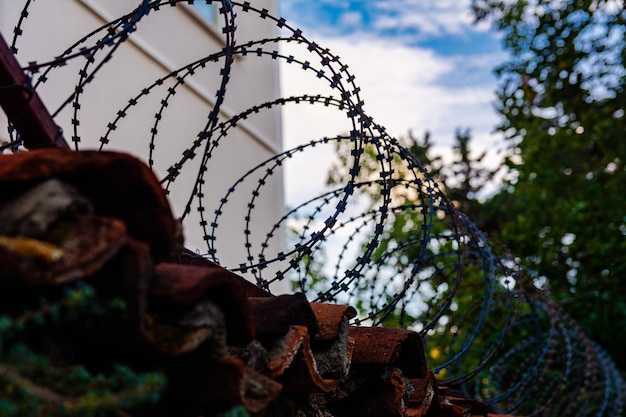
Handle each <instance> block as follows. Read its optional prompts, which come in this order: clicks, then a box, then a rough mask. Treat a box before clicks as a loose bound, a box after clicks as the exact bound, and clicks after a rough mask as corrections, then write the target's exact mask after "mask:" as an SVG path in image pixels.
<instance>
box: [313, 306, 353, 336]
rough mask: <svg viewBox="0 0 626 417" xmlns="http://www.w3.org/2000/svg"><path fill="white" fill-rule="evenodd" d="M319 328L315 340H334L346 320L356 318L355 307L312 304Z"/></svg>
mask: <svg viewBox="0 0 626 417" xmlns="http://www.w3.org/2000/svg"><path fill="white" fill-rule="evenodd" d="M310 306H311V310H313V313H314V314H315V319H316V320H317V323H318V326H319V333H318V334H316V335H315V340H324V341H328V340H334V339H335V338H336V337H337V336H338V334H339V333H340V331H341V327H342V323H344V322H345V320H346V319H348V320H349V319H351V318H354V317H356V314H357V313H356V310H355V309H354V307H352V306H349V305H343V304H325V303H310Z"/></svg>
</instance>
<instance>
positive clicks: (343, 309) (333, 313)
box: [311, 303, 356, 379]
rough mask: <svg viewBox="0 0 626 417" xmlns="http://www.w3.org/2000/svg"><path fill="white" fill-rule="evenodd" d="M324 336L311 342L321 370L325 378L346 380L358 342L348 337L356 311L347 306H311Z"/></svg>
mask: <svg viewBox="0 0 626 417" xmlns="http://www.w3.org/2000/svg"><path fill="white" fill-rule="evenodd" d="M311 309H312V310H313V312H314V313H315V318H316V319H317V322H318V325H319V328H320V332H319V333H318V334H317V335H316V336H315V338H314V339H313V340H312V341H311V348H312V350H313V356H314V357H315V361H316V363H317V369H318V371H319V373H320V375H322V376H324V378H332V379H342V378H345V377H346V376H347V375H348V371H349V369H350V363H351V359H352V352H353V350H354V343H353V342H354V340H353V339H350V338H349V337H348V333H349V329H350V323H349V320H350V319H351V318H353V317H355V316H356V310H355V309H354V308H352V307H350V306H347V305H339V304H323V303H311Z"/></svg>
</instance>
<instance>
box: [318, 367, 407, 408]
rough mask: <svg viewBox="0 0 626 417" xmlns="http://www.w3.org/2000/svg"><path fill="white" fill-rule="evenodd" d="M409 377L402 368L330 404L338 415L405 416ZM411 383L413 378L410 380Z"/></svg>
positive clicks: (391, 370)
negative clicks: (405, 375)
mask: <svg viewBox="0 0 626 417" xmlns="http://www.w3.org/2000/svg"><path fill="white" fill-rule="evenodd" d="M407 382H408V380H407V379H406V378H405V377H404V375H402V372H400V371H399V370H398V369H390V370H389V372H388V373H387V374H386V375H384V376H382V375H380V377H378V378H372V379H369V380H368V381H367V383H365V384H363V385H361V387H360V388H359V389H358V390H356V391H354V392H352V393H351V394H350V395H349V396H347V397H344V398H343V399H341V400H339V401H335V402H332V403H330V404H329V405H328V408H329V410H330V411H331V413H332V415H333V416H335V417H351V416H359V417H381V416H384V417H405V416H406V411H407V402H406V397H407V386H406V384H407ZM409 383H410V382H409Z"/></svg>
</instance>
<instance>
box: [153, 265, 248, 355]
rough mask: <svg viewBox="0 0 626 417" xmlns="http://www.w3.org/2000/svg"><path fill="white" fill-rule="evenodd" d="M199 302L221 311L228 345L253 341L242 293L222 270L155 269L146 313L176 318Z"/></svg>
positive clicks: (245, 300)
mask: <svg viewBox="0 0 626 417" xmlns="http://www.w3.org/2000/svg"><path fill="white" fill-rule="evenodd" d="M200 301H210V302H212V303H215V305H217V306H218V307H219V308H220V309H221V310H222V311H223V313H224V318H225V326H226V335H227V341H228V344H230V345H243V344H246V343H248V342H250V341H251V340H252V339H253V338H254V336H255V332H254V326H253V323H252V316H251V315H250V311H249V309H248V304H247V299H246V297H245V295H244V292H243V290H242V289H241V287H240V286H239V285H238V284H237V283H236V282H235V281H233V280H232V276H231V275H230V274H228V273H226V272H225V270H224V269H222V268H219V269H207V268H202V267H198V266H190V265H179V264H168V263H162V264H159V265H157V266H156V271H155V278H154V281H153V283H152V286H151V288H150V297H149V305H148V310H149V311H150V312H153V313H157V314H158V315H159V316H160V317H168V316H170V317H179V316H181V315H183V314H185V313H187V312H189V311H190V310H191V309H193V308H194V306H195V305H196V304H197V303H198V302H200Z"/></svg>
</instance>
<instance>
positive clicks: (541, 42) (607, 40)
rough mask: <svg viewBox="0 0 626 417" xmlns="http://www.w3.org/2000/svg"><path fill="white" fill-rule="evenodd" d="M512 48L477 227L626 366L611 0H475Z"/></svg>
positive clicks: (620, 74)
mask: <svg viewBox="0 0 626 417" xmlns="http://www.w3.org/2000/svg"><path fill="white" fill-rule="evenodd" d="M472 8H473V11H474V15H475V17H476V20H478V21H480V20H491V21H492V22H493V24H494V26H495V28H496V30H498V31H499V32H500V33H502V35H503V43H504V47H505V49H506V50H507V51H508V52H509V53H510V58H509V60H508V61H507V62H505V63H504V64H503V65H501V66H500V67H499V68H498V69H497V70H496V72H497V74H498V75H499V77H500V79H501V86H500V88H499V92H498V93H499V94H498V101H497V108H498V111H499V113H500V114H501V116H502V118H501V120H502V122H501V124H500V126H499V127H498V129H499V130H500V131H501V132H502V133H503V134H504V136H505V137H506V138H507V139H508V142H509V144H510V147H509V148H508V151H507V158H506V165H507V167H508V176H507V180H506V181H505V183H504V185H503V188H502V190H501V191H500V192H499V193H497V194H496V195H494V196H493V197H492V198H491V199H490V200H489V201H488V202H487V203H486V204H485V206H484V207H483V208H482V214H481V219H480V224H481V226H482V227H483V229H484V230H485V231H486V232H488V233H490V234H491V235H492V236H495V237H496V238H497V239H499V240H501V241H502V242H503V243H504V244H506V245H507V246H508V247H509V248H510V249H511V250H512V251H513V252H514V253H515V254H516V255H518V256H520V257H522V259H523V261H524V263H525V264H526V265H527V266H528V267H529V268H531V269H534V270H536V274H537V276H538V277H539V281H541V282H543V281H545V282H547V283H548V285H549V288H550V290H551V291H552V294H553V296H554V297H555V299H556V300H558V301H559V302H560V303H561V304H562V305H563V307H564V308H565V309H566V311H567V312H569V313H570V314H571V315H572V316H573V317H574V318H575V319H577V320H578V322H579V323H580V324H581V326H582V328H583V329H584V330H585V331H586V333H587V334H588V335H589V336H590V337H591V338H592V339H594V340H596V341H598V342H599V343H600V344H601V345H603V347H604V348H605V349H606V350H607V351H608V352H609V353H610V354H611V355H612V356H613V357H614V358H615V359H616V361H617V363H618V365H619V366H620V367H621V369H622V370H624V369H626V358H625V357H624V356H623V355H622V350H623V346H625V345H626V335H625V334H623V332H616V331H615V329H617V328H622V327H623V326H625V325H626V302H625V301H624V300H626V279H625V278H624V277H625V276H626V239H625V236H626V196H625V195H624V191H625V188H624V184H626V170H625V167H624V161H625V160H626V141H624V137H626V123H625V122H626V119H625V117H624V109H625V108H626V95H625V91H624V87H625V82H626V68H625V66H624V65H625V58H626V48H625V41H624V34H625V31H626V24H625V21H624V20H625V17H626V14H625V12H624V5H623V3H622V2H618V1H616V0H558V1H557V0H528V1H517V2H511V1H504V0H473V2H472Z"/></svg>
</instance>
